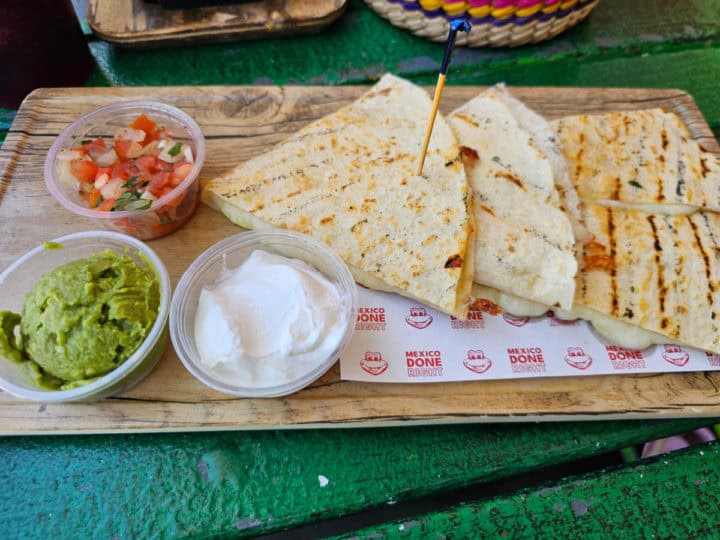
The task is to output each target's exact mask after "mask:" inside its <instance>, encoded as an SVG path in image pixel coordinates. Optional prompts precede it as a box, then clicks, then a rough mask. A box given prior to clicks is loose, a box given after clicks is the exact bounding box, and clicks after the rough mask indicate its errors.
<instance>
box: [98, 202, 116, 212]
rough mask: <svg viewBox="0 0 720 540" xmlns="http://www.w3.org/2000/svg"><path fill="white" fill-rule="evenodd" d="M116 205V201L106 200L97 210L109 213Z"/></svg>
mask: <svg viewBox="0 0 720 540" xmlns="http://www.w3.org/2000/svg"><path fill="white" fill-rule="evenodd" d="M114 204H115V199H105V200H104V201H103V202H101V203H100V206H98V207H97V209H98V210H100V211H101V212H109V211H110V210H112V207H113V205H114Z"/></svg>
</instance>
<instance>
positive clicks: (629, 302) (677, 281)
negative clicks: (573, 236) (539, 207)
mask: <svg viewBox="0 0 720 540" xmlns="http://www.w3.org/2000/svg"><path fill="white" fill-rule="evenodd" d="M585 222H586V224H587V226H588V229H589V230H590V232H591V233H592V234H593V235H594V238H593V240H592V241H591V242H589V243H587V244H586V245H585V246H584V248H583V259H582V264H581V267H582V268H581V270H580V271H579V273H578V279H577V292H576V295H575V304H576V305H575V308H574V309H573V313H574V314H575V315H576V316H579V317H580V318H583V319H587V320H589V321H590V322H591V323H592V324H593V326H595V328H596V330H598V331H599V332H600V333H601V334H603V335H604V336H605V337H606V338H607V339H609V340H610V341H612V342H613V343H614V344H617V345H622V346H625V347H631V348H638V349H640V348H644V347H646V346H648V345H650V344H652V343H668V342H677V343H681V344H684V345H688V346H691V347H695V348H698V349H702V350H705V351H711V352H715V353H720V287H719V286H718V284H719V283H720V260H718V258H717V257H716V255H715V254H716V253H717V252H718V250H719V249H720V214H717V213H715V212H696V213H694V214H691V215H667V214H648V213H645V212H640V211H636V210H630V209H626V208H608V207H605V206H601V205H593V204H588V205H586V206H585Z"/></svg>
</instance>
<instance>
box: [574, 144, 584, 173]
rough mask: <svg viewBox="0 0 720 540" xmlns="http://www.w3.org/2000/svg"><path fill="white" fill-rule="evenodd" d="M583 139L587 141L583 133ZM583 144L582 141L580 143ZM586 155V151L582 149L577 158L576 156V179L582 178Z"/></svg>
mask: <svg viewBox="0 0 720 540" xmlns="http://www.w3.org/2000/svg"><path fill="white" fill-rule="evenodd" d="M581 135H582V139H583V140H584V139H585V134H584V133H581ZM580 142H581V144H582V141H580ZM584 153H585V149H584V148H581V149H580V150H578V153H577V156H575V160H576V165H575V178H576V179H578V178H580V174H581V173H582V170H583V167H582V156H583V154H584Z"/></svg>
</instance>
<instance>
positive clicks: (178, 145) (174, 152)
mask: <svg viewBox="0 0 720 540" xmlns="http://www.w3.org/2000/svg"><path fill="white" fill-rule="evenodd" d="M180 150H182V143H179V142H176V143H175V144H174V145H173V147H172V148H171V149H170V150H168V155H170V156H172V157H175V156H177V155H178V154H179V153H180Z"/></svg>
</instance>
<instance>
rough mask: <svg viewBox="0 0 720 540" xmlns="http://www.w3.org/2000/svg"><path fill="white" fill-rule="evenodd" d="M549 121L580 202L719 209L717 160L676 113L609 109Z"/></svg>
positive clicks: (719, 164) (679, 210)
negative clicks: (696, 139) (613, 110)
mask: <svg viewBox="0 0 720 540" xmlns="http://www.w3.org/2000/svg"><path fill="white" fill-rule="evenodd" d="M552 125H553V128H554V129H555V131H556V132H557V134H558V140H559V144H560V147H561V149H562V151H563V154H564V155H565V159H566V161H567V163H568V167H569V170H570V175H571V178H572V181H573V183H574V185H575V188H576V190H577V193H578V195H579V196H580V199H581V200H583V201H592V202H599V203H602V204H606V205H614V206H618V205H621V206H627V207H635V208H636V209H642V210H645V211H648V212H661V213H675V214H677V213H692V212H693V211H695V210H696V209H697V208H708V209H711V210H716V211H718V210H720V160H718V158H717V157H716V156H715V155H714V154H711V153H709V152H706V151H704V150H703V148H702V147H701V146H700V144H699V143H698V142H697V141H695V140H693V139H692V138H691V137H690V134H689V132H688V130H687V128H686V127H685V125H684V124H683V123H682V121H681V120H680V118H678V117H677V115H675V114H673V113H668V112H665V111H662V110H661V109H651V110H642V111H631V112H613V113H606V114H597V115H579V116H568V117H565V118H562V119H560V120H556V121H554V122H552ZM605 201H609V202H610V204H608V203H606V202H605ZM613 203H614V204H613ZM657 205H662V208H659V207H658V206H657Z"/></svg>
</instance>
